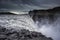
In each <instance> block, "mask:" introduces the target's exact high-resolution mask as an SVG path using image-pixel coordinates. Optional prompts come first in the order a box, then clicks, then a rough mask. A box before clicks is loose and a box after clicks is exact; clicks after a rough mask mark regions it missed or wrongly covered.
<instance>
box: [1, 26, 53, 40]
mask: <svg viewBox="0 0 60 40" xmlns="http://www.w3.org/2000/svg"><path fill="white" fill-rule="evenodd" d="M0 40H53V39H52V38H50V37H49V38H47V37H45V36H44V35H42V34H41V33H38V32H33V31H28V30H25V29H22V30H20V31H17V30H15V29H6V28H4V27H1V26H0Z"/></svg>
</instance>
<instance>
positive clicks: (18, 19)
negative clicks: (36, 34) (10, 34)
mask: <svg viewBox="0 0 60 40" xmlns="http://www.w3.org/2000/svg"><path fill="white" fill-rule="evenodd" d="M0 26H2V27H6V28H9V29H11V28H13V29H15V30H20V29H22V28H23V29H28V30H30V31H35V26H36V25H34V22H33V20H32V18H30V16H29V15H0Z"/></svg>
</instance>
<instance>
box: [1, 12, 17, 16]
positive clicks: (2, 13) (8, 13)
mask: <svg viewBox="0 0 60 40" xmlns="http://www.w3.org/2000/svg"><path fill="white" fill-rule="evenodd" d="M0 15H16V14H14V13H11V12H0Z"/></svg>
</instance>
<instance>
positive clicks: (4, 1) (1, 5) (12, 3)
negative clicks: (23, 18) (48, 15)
mask: <svg viewBox="0 0 60 40" xmlns="http://www.w3.org/2000/svg"><path fill="white" fill-rule="evenodd" d="M56 6H60V0H0V10H1V11H2V10H4V11H6V10H7V11H8V10H14V11H16V10H17V11H29V10H33V9H47V8H53V7H56Z"/></svg>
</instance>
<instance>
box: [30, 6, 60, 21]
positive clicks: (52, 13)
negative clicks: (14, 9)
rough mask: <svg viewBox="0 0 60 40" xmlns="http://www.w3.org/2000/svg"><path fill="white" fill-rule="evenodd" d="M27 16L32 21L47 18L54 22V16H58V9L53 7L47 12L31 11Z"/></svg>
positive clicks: (59, 9) (59, 12) (59, 8)
mask: <svg viewBox="0 0 60 40" xmlns="http://www.w3.org/2000/svg"><path fill="white" fill-rule="evenodd" d="M29 15H30V16H31V17H32V19H33V20H34V21H36V20H39V19H40V18H47V17H48V19H49V20H50V21H54V20H55V19H54V17H55V15H60V7H55V8H53V9H47V10H33V11H30V12H29Z"/></svg>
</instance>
